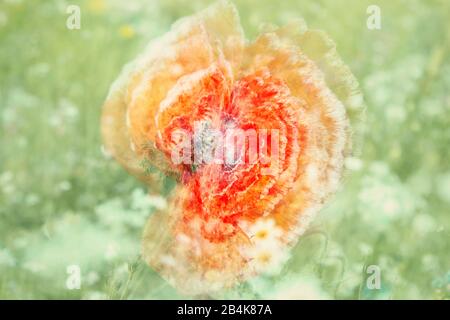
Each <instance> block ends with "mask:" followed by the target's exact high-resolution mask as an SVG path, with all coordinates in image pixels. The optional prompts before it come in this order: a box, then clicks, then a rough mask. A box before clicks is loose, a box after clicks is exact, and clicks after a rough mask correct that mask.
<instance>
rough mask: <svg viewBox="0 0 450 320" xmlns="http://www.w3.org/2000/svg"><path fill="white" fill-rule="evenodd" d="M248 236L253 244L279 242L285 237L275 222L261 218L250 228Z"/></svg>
mask: <svg viewBox="0 0 450 320" xmlns="http://www.w3.org/2000/svg"><path fill="white" fill-rule="evenodd" d="M247 234H248V236H249V237H250V238H251V239H252V242H254V243H255V244H257V243H259V242H263V241H267V242H272V241H275V242H278V241H279V240H280V238H281V236H282V235H283V231H282V230H281V228H280V227H278V226H277V225H276V223H275V220H273V219H266V218H261V219H258V220H257V221H256V222H255V223H254V224H252V225H250V226H248V230H247Z"/></svg>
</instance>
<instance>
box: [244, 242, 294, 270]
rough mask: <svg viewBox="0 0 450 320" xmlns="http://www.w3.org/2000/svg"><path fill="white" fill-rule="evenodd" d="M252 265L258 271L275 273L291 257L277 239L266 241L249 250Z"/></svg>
mask: <svg viewBox="0 0 450 320" xmlns="http://www.w3.org/2000/svg"><path fill="white" fill-rule="evenodd" d="M247 255H248V257H249V259H250V263H251V266H252V267H253V269H254V270H255V271H256V272H261V273H265V274H270V275H275V274H277V273H279V272H280V271H281V268H282V267H283V265H284V263H285V262H286V260H287V259H288V258H289V256H288V253H287V250H286V249H285V248H283V246H282V245H281V243H279V242H277V241H271V242H268V241H264V242H260V243H259V244H258V245H256V246H254V247H251V248H249V249H248V251H247Z"/></svg>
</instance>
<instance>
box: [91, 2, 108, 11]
mask: <svg viewBox="0 0 450 320" xmlns="http://www.w3.org/2000/svg"><path fill="white" fill-rule="evenodd" d="M88 10H89V11H91V12H93V13H102V12H104V11H105V10H106V2H105V0H88Z"/></svg>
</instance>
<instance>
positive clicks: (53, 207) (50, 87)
mask: <svg viewBox="0 0 450 320" xmlns="http://www.w3.org/2000/svg"><path fill="white" fill-rule="evenodd" d="M211 2H212V1H182V0H180V1H131V0H129V1H126V2H124V1H105V4H106V6H105V7H102V6H98V4H101V1H70V4H75V3H78V4H79V5H80V7H81V12H82V16H81V30H68V29H67V28H66V19H67V16H68V15H67V14H66V13H65V10H66V7H67V4H68V2H66V1H45V2H44V1H37V0H36V1H25V0H22V1H19V0H15V1H12V0H9V1H2V3H0V44H1V50H0V71H1V72H0V119H1V122H0V126H1V135H0V298H4V299H11V298H18V299H29V298H38V299H46V298H49V299H51V298H74V299H78V298H82V299H87V298H117V299H125V298H130V299H133V298H177V297H180V296H179V295H177V293H176V291H175V290H174V289H173V288H171V287H170V286H169V285H168V284H166V283H165V282H164V280H162V279H161V278H160V277H159V276H158V275H157V274H156V273H155V272H153V271H152V270H151V269H150V268H148V267H146V266H145V265H144V263H143V262H142V261H140V260H139V248H140V240H139V239H140V234H141V231H142V227H143V223H144V221H145V216H146V215H148V214H149V213H151V211H152V210H153V208H154V204H152V203H149V202H146V201H145V199H146V197H145V195H144V192H142V191H143V190H145V187H144V185H142V184H140V183H139V182H138V181H136V180H135V179H134V178H132V177H131V176H129V175H128V174H127V173H126V172H125V171H124V170H123V169H122V168H121V167H120V166H119V165H118V164H116V163H115V162H114V161H112V160H110V159H108V158H107V157H105V156H104V155H103V153H102V151H101V145H102V144H101V139H100V135H99V117H100V112H101V106H102V103H103V101H104V99H105V97H106V94H107V92H108V89H109V86H110V84H111V83H112V81H114V79H115V78H116V76H117V75H118V73H119V72H120V70H121V68H122V66H123V65H124V64H125V63H126V62H128V61H129V60H131V59H133V58H134V57H135V56H136V55H137V54H138V53H139V52H140V51H141V50H142V49H143V48H144V47H145V45H146V43H147V42H148V41H150V40H151V39H152V38H154V37H155V36H158V35H161V34H163V33H165V32H166V31H167V30H168V29H169V27H170V24H171V23H172V22H174V21H175V20H176V19H178V18H180V17H182V16H184V15H187V14H191V13H194V12H195V11H197V10H198V9H201V8H204V7H205V6H206V5H207V4H209V3H211ZM235 3H236V5H237V7H238V9H239V11H240V15H241V20H242V23H243V26H244V29H245V31H246V34H247V35H248V36H249V37H254V36H255V35H256V34H257V31H258V27H259V25H260V24H261V23H263V22H267V23H275V24H283V23H285V22H287V21H288V20H289V19H290V18H295V17H303V18H305V20H306V21H307V22H308V24H309V25H310V26H311V27H313V28H319V29H322V30H325V31H326V32H328V33H329V34H330V35H331V37H332V38H333V39H334V40H335V42H336V43H337V45H338V50H339V52H340V54H341V55H342V57H343V59H344V61H346V62H347V63H348V64H349V65H350V67H351V68H352V70H353V72H354V73H355V75H356V76H357V78H358V80H359V81H360V84H361V89H362V90H363V92H364V96H365V100H366V104H367V123H366V125H365V136H364V146H363V150H362V153H361V156H360V158H358V159H357V160H356V164H355V163H353V166H352V165H351V164H350V167H352V168H353V170H349V171H348V174H347V177H346V179H345V181H344V184H343V186H342V188H341V190H340V191H339V193H338V194H337V195H336V196H335V197H334V198H333V199H332V200H331V201H330V203H329V204H328V205H327V206H326V208H325V209H324V210H323V211H322V212H321V214H320V215H319V217H318V218H317V219H316V220H315V222H314V225H313V226H312V228H311V229H310V231H309V232H308V233H307V235H305V236H304V237H303V238H302V239H301V240H300V242H299V244H298V245H297V246H296V247H295V248H294V250H293V252H292V257H291V259H290V260H289V262H288V264H287V265H286V266H285V268H284V270H283V274H282V275H280V276H278V277H275V278H264V277H262V278H259V279H256V280H254V281H252V282H250V283H247V284H243V285H242V286H241V287H239V288H238V289H236V290H234V291H232V292H227V293H224V296H225V297H236V296H240V297H266V296H267V294H269V293H271V292H272V291H273V288H275V291H276V290H280V292H281V291H282V290H283V286H284V285H285V284H286V283H287V282H292V283H294V284H295V285H296V286H297V290H298V291H302V290H303V291H304V292H307V293H310V295H311V296H315V297H330V298H345V299H348V298H351V299H377V298H388V299H391V298H392V299H403V298H404V299H411V298H424V299H438V298H449V296H450V293H449V292H450V291H449V290H450V288H449V286H450V265H449V262H450V256H449V252H450V240H449V239H450V237H449V236H450V234H449V227H450V216H449V214H450V166H449V146H450V93H449V88H450V59H449V57H450V54H449V52H450V33H449V31H448V30H450V7H449V5H448V1H444V0H442V1H437V0H436V1H426V2H425V1H395V2H394V3H392V1H356V0H355V1H347V0H345V1H343V0H342V1H331V0H329V1H324V0H322V1H306V0H305V1H300V0H289V1H283V2H282V3H280V4H278V3H277V4H275V3H276V2H274V1H261V0H258V1H254V0H247V1H244V0H239V1H235ZM96 4H97V6H96ZM369 4H378V5H379V6H380V7H381V13H382V29H381V30H368V29H367V28H366V19H367V14H366V8H367V6H368V5H369ZM133 8H135V10H133ZM124 26H128V27H127V28H128V29H129V28H130V27H131V28H132V29H133V30H134V32H135V34H134V35H132V36H131V37H124V36H123V31H122V34H121V30H122V29H123V28H124ZM354 162H355V161H354ZM71 264H78V265H80V267H81V270H82V287H81V289H80V290H68V289H67V288H66V286H65V283H66V278H67V274H66V267H67V266H68V265H71ZM371 264H375V265H378V266H380V268H381V272H382V288H381V289H380V290H368V289H367V288H366V287H365V281H366V278H367V277H368V274H367V273H366V272H365V267H366V266H368V265H371ZM269 289H270V290H269Z"/></svg>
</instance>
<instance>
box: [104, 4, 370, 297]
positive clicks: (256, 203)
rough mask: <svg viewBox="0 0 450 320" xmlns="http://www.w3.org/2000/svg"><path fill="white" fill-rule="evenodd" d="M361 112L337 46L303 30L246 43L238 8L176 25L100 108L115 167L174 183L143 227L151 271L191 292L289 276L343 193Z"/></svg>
mask: <svg viewBox="0 0 450 320" xmlns="http://www.w3.org/2000/svg"><path fill="white" fill-rule="evenodd" d="M361 111H362V99H361V96H360V94H359V91H358V84H357V81H356V80H355V78H354V76H353V75H352V74H351V72H350V70H349V68H348V67H347V66H345V65H344V63H343V62H342V61H341V59H340V58H339V56H338V54H337V53H336V50H335V45H334V43H333V42H332V41H331V40H330V39H329V38H328V37H327V36H326V35H325V34H324V33H323V32H321V31H315V30H309V29H308V28H307V27H306V25H305V23H304V22H303V21H301V20H299V21H296V22H295V23H291V24H289V25H287V26H285V27H281V28H273V29H271V30H268V31H266V32H263V33H261V34H260V35H259V36H258V37H257V38H256V39H255V40H254V41H251V42H250V41H247V40H246V39H245V37H244V34H243V31H242V28H241V25H240V21H239V16H238V14H237V11H236V9H235V7H234V6H233V5H232V4H230V3H229V2H225V1H222V2H219V3H217V4H215V5H213V6H211V7H209V8H207V9H206V10H204V11H201V12H200V13H197V14H195V15H193V16H190V17H186V18H183V19H181V20H179V21H178V22H176V23H175V24H174V25H173V26H172V29H171V30H170V31H169V32H168V33H166V34H165V35H163V36H162V37H160V38H157V39H155V40H153V41H152V42H151V43H150V45H149V46H148V47H147V48H146V49H145V51H144V53H143V54H142V55H140V56H139V57H137V58H136V59H135V61H133V62H132V63H130V64H129V65H127V66H126V67H125V69H124V71H123V72H122V74H121V75H120V77H119V78H118V80H117V81H116V82H115V83H114V84H113V85H112V87H111V89H110V92H109V95H108V98H107V100H106V102H105V105H104V109H103V117H102V134H103V137H104V144H105V147H106V149H107V150H109V152H110V153H111V154H112V155H113V156H114V157H115V159H116V160H117V161H118V162H119V163H121V164H122V165H123V166H124V167H125V168H126V169H127V170H128V171H129V172H130V173H132V174H133V175H135V176H137V177H138V178H140V179H142V180H144V181H146V182H147V183H149V184H151V183H153V182H152V181H151V178H150V177H148V176H147V175H146V174H145V168H144V167H143V166H142V163H143V160H145V161H146V162H148V163H151V164H152V166H155V167H156V168H158V169H159V170H160V171H161V172H163V173H165V174H167V175H171V176H174V177H176V179H177V181H178V184H177V186H176V187H175V189H174V191H173V192H172V194H171V195H170V201H169V206H168V209H167V210H165V211H162V212H158V213H155V214H152V215H151V216H150V218H149V220H148V223H147V225H146V227H145V231H144V239H143V257H144V259H145V260H146V262H147V263H148V264H149V265H150V266H151V267H152V268H154V269H155V270H157V271H158V272H159V273H160V274H161V275H162V276H163V277H164V278H165V279H167V280H168V281H169V282H170V283H172V284H173V285H174V286H175V287H177V288H178V289H179V290H180V291H182V292H185V293H190V294H205V293H210V292H214V291H216V290H220V289H223V288H229V287H232V286H234V285H236V284H237V283H239V282H241V281H244V280H245V279H248V278H249V277H251V276H253V275H256V274H259V273H264V272H265V271H269V267H270V269H272V270H273V269H274V268H273V267H274V266H275V265H276V264H278V265H282V264H283V263H284V261H286V256H287V252H288V249H289V247H290V246H292V245H293V244H294V243H295V241H296V240H297V239H298V237H299V236H300V235H301V234H302V232H303V231H304V230H305V228H306V227H307V224H308V222H309V220H310V219H311V217H312V216H313V214H314V213H316V212H317V211H318V210H319V209H320V207H321V205H322V204H323V203H324V201H325V200H326V199H327V198H328V197H329V196H330V194H332V193H333V192H335V191H336V189H337V187H338V184H339V180H340V178H341V175H342V171H343V162H344V158H345V157H346V156H347V155H349V154H350V152H351V149H352V143H351V141H352V135H353V132H354V131H355V130H356V129H357V128H358V127H357V125H353V124H357V123H358V121H359V117H360V115H361V114H362V113H361ZM266 267H267V268H266ZM275 269H277V268H275ZM278 269H279V268H278Z"/></svg>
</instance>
